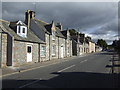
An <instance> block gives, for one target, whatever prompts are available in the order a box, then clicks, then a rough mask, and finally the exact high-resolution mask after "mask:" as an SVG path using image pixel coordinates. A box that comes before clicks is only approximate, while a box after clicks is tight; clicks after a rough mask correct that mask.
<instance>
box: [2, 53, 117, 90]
mask: <svg viewBox="0 0 120 90" xmlns="http://www.w3.org/2000/svg"><path fill="white" fill-rule="evenodd" d="M112 54H113V52H100V53H94V54H89V55H86V56H84V57H79V56H78V58H75V59H71V60H68V61H65V62H61V63H57V64H53V65H49V66H45V67H40V68H37V69H34V70H30V71H26V72H20V73H18V74H13V75H9V76H5V77H3V78H2V88H3V90H4V88H7V89H8V88H13V90H20V89H22V88H116V87H118V80H117V77H118V75H117V74H112V73H111V68H110V67H107V65H109V64H110V61H111V59H112V58H111V57H112Z"/></svg>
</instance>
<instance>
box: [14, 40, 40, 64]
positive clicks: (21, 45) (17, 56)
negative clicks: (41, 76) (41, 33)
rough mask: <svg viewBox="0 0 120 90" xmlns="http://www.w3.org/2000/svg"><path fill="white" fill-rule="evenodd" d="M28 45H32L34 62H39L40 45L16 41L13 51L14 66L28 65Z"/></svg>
mask: <svg viewBox="0 0 120 90" xmlns="http://www.w3.org/2000/svg"><path fill="white" fill-rule="evenodd" d="M27 45H32V62H38V60H39V59H38V57H39V55H38V54H39V53H38V48H39V47H38V46H39V45H38V44H37V43H28V42H21V41H14V47H13V48H14V50H13V54H14V57H13V66H20V65H23V64H27Z"/></svg>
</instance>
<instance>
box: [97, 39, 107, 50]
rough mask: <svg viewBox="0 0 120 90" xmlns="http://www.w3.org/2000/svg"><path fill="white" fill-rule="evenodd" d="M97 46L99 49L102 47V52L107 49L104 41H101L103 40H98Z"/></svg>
mask: <svg viewBox="0 0 120 90" xmlns="http://www.w3.org/2000/svg"><path fill="white" fill-rule="evenodd" d="M97 45H99V46H100V47H102V48H103V50H104V49H107V43H106V41H105V40H103V39H98V41H97Z"/></svg>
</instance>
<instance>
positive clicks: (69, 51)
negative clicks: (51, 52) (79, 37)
mask: <svg viewBox="0 0 120 90" xmlns="http://www.w3.org/2000/svg"><path fill="white" fill-rule="evenodd" d="M61 32H62V34H63V35H64V36H65V38H66V39H65V48H66V49H65V56H66V57H71V56H72V39H71V36H70V32H69V30H68V29H67V30H64V31H61Z"/></svg>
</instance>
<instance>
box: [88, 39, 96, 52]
mask: <svg viewBox="0 0 120 90" xmlns="http://www.w3.org/2000/svg"><path fill="white" fill-rule="evenodd" d="M94 52H95V43H94V42H93V41H89V53H94Z"/></svg>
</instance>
